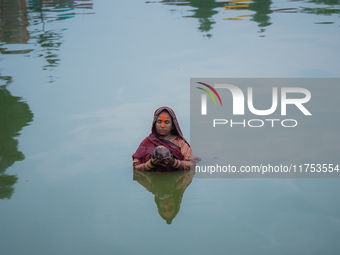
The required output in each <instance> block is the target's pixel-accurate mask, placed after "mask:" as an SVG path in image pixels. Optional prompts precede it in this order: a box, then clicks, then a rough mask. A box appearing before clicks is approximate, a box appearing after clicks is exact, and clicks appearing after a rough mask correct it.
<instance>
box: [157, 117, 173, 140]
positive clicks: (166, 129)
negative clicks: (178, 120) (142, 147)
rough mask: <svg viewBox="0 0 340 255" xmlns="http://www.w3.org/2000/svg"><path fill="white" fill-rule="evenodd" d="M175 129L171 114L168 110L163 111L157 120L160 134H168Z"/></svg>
mask: <svg viewBox="0 0 340 255" xmlns="http://www.w3.org/2000/svg"><path fill="white" fill-rule="evenodd" d="M172 129H173V126H172V120H171V116H170V114H169V113H168V112H166V111H163V112H161V113H160V114H159V115H158V117H157V120H156V131H157V133H158V134H159V135H160V136H167V135H169V134H170V133H171V130H172Z"/></svg>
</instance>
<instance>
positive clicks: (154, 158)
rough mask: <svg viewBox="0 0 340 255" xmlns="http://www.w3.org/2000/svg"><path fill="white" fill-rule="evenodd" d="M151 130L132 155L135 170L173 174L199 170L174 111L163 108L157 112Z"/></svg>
mask: <svg viewBox="0 0 340 255" xmlns="http://www.w3.org/2000/svg"><path fill="white" fill-rule="evenodd" d="M151 131H152V132H151V134H150V135H149V136H148V137H147V138H145V139H144V140H143V141H142V143H141V144H140V145H139V147H138V149H137V151H136V152H135V153H134V154H133V155H132V157H133V169H134V170H140V171H146V170H157V171H164V170H165V171H171V170H174V169H181V170H183V169H184V170H189V169H190V168H194V167H195V161H194V156H193V154H192V151H191V148H190V145H189V143H188V142H187V141H186V140H185V139H184V137H183V134H182V131H181V129H180V127H179V125H178V122H177V118H176V115H175V113H174V111H173V110H172V109H170V108H169V107H161V108H158V109H157V110H156V111H155V114H154V119H153V122H152V128H151ZM169 152H170V153H169Z"/></svg>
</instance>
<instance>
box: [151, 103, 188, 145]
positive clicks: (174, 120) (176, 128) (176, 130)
mask: <svg viewBox="0 0 340 255" xmlns="http://www.w3.org/2000/svg"><path fill="white" fill-rule="evenodd" d="M163 111H167V112H168V113H169V115H170V116H171V119H172V123H173V125H174V129H173V130H172V131H171V133H172V134H174V135H178V136H180V137H181V138H182V139H183V140H184V141H186V140H185V139H184V136H183V134H182V131H181V128H180V127H179V124H178V121H177V118H176V114H175V112H174V111H173V110H172V109H171V108H169V107H166V106H163V107H160V108H158V109H157V110H156V111H155V113H154V115H153V122H152V127H151V131H152V133H153V134H154V135H155V136H156V137H158V134H157V131H156V127H155V123H156V121H157V118H158V116H159V114H160V113H161V112H163Z"/></svg>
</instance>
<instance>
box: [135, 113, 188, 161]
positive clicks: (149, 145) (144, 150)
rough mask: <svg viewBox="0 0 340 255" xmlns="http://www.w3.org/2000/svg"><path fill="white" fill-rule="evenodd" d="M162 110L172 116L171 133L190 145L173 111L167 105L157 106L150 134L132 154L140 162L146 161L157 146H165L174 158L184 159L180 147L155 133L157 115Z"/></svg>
mask: <svg viewBox="0 0 340 255" xmlns="http://www.w3.org/2000/svg"><path fill="white" fill-rule="evenodd" d="M162 111H167V112H168V113H169V115H170V116H171V118H172V123H173V126H174V129H173V130H172V131H171V132H172V134H174V135H177V136H179V137H180V138H182V139H183V140H184V141H185V142H186V143H187V144H188V146H189V147H190V145H189V143H188V142H187V141H186V140H185V139H184V137H183V134H182V131H181V129H180V127H179V124H178V121H177V118H176V115H175V113H174V111H173V110H172V109H171V108H169V107H161V108H158V109H157V110H156V111H155V113H154V118H153V121H152V127H151V134H150V135H149V136H148V137H147V138H146V139H144V140H143V142H142V143H141V144H140V145H139V147H138V149H137V151H136V152H135V153H134V154H133V155H132V157H133V158H137V159H138V160H139V161H140V162H141V163H145V162H147V161H148V160H149V159H150V155H151V153H152V152H153V151H154V150H155V148H156V147H158V146H165V147H167V148H168V149H169V150H170V152H171V154H172V155H173V156H174V157H175V158H176V159H179V160H183V159H184V156H183V154H182V152H181V149H180V147H178V146H177V145H176V144H174V143H172V142H170V141H168V140H166V139H162V138H160V137H159V136H158V134H157V131H156V127H155V123H156V121H157V118H158V115H159V114H160V113H161V112H162Z"/></svg>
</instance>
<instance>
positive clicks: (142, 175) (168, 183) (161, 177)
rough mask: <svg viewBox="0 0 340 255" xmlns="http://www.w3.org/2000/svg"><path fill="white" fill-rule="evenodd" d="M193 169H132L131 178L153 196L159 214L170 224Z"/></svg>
mask: <svg viewBox="0 0 340 255" xmlns="http://www.w3.org/2000/svg"><path fill="white" fill-rule="evenodd" d="M193 176H194V170H190V171H189V170H186V171H174V172H149V171H137V170H134V171H133V180H135V181H137V182H138V183H139V184H140V185H142V186H143V187H144V188H146V189H147V190H148V191H149V192H151V193H152V194H153V195H154V196H155V203H156V205H157V210H158V213H159V215H160V216H161V217H162V218H163V219H164V220H165V221H166V223H167V224H171V223H172V220H173V219H174V218H175V217H176V216H177V214H178V212H179V209H180V206H181V203H182V198H183V194H184V191H185V189H186V188H187V187H188V186H189V185H190V183H191V181H192V178H193Z"/></svg>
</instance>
